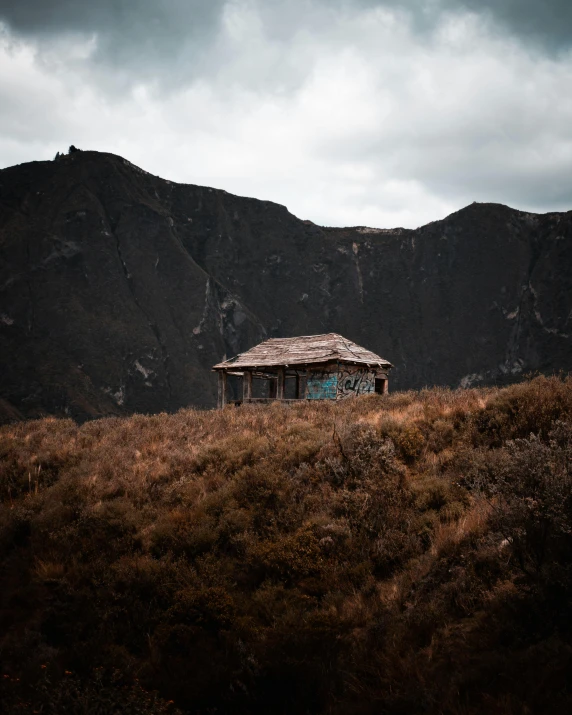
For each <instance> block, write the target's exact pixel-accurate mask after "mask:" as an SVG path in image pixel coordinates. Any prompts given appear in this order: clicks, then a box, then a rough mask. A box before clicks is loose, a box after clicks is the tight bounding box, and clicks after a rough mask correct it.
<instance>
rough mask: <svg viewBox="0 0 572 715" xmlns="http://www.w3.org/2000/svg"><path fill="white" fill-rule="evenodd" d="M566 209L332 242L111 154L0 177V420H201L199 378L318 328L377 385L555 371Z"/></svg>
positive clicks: (262, 207)
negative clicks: (376, 361) (381, 370)
mask: <svg viewBox="0 0 572 715" xmlns="http://www.w3.org/2000/svg"><path fill="white" fill-rule="evenodd" d="M571 288H572V212H567V213H550V214H545V215H535V214H530V213H525V212H522V211H515V210H513V209H510V208H508V207H506V206H502V205H498V204H472V205H470V206H467V207H466V208H464V209H462V210H461V211H458V212H457V213H455V214H452V215H451V216H449V217H447V218H446V219H444V220H442V221H435V222H433V223H431V224H429V225H427V226H423V227H422V228H419V229H416V230H406V229H392V230H386V229H383V230H382V229H372V228H363V227H361V228H360V227H357V228H345V229H333V228H323V227H320V226H316V225H314V224H313V223H311V222H309V221H301V220H299V219H297V218H296V217H295V216H293V215H292V214H290V213H289V212H288V210H287V209H286V208H285V207H284V206H280V205H278V204H275V203H272V202H270V201H258V200H255V199H248V198H240V197H237V196H233V195H231V194H228V193H226V192H225V191H220V190H216V189H210V188H204V187H199V186H189V185H181V184H175V183H172V182H170V181H165V180H163V179H160V178H157V177H155V176H152V175H150V174H148V173H146V172H145V171H142V170H141V169H139V168H137V167H135V166H133V165H132V164H130V163H129V162H128V161H126V160H124V159H121V158H120V157H117V156H114V155H111V154H102V153H98V152H91V151H86V152H74V153H72V154H69V155H67V156H63V157H61V158H59V159H58V160H56V161H53V162H32V163H29V164H23V165H20V166H15V167H11V168H8V169H4V170H2V171H1V172H0V351H1V352H0V354H1V361H0V370H1V372H0V396H1V397H0V413H1V415H2V419H4V420H7V419H14V418H18V417H22V416H23V417H33V416H36V415H41V414H46V413H53V414H69V415H72V416H73V417H75V418H78V419H85V418H89V417H94V416H98V415H104V414H123V413H131V412H156V411H161V410H168V411H172V410H176V409H178V408H180V407H183V406H187V405H199V406H214V405H215V398H216V395H215V393H216V380H215V377H214V375H213V374H212V373H211V372H210V368H211V366H212V365H213V364H214V363H215V362H218V361H219V360H221V359H222V358H223V357H224V356H225V355H227V356H230V355H231V354H235V353H237V352H239V351H242V350H246V349H247V348H250V347H251V346H252V345H254V344H255V343H256V342H258V341H260V340H262V339H264V338H265V337H272V336H277V337H279V336H293V335H301V334H313V333H325V332H338V333H341V334H342V335H345V336H346V337H348V338H350V339H352V340H354V341H356V342H357V343H359V344H361V345H364V346H365V347H367V348H369V349H370V350H373V351H374V352H376V353H378V354H380V355H382V356H383V357H385V358H387V359H388V360H390V361H391V362H393V363H394V364H395V366H396V367H395V370H394V371H393V372H392V376H391V377H392V379H391V389H404V388H410V387H411V388H419V387H422V386H424V385H450V386H457V385H473V384H486V383H491V382H499V381H505V380H510V379H514V378H515V377H518V376H522V375H523V374H524V373H527V372H531V371H543V372H550V371H553V370H559V369H563V370H566V371H568V370H570V369H572V291H571Z"/></svg>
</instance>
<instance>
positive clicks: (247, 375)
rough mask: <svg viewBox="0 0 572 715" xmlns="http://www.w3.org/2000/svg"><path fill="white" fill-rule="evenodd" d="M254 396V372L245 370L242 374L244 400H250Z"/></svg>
mask: <svg viewBox="0 0 572 715" xmlns="http://www.w3.org/2000/svg"><path fill="white" fill-rule="evenodd" d="M251 397H252V373H251V372H250V370H245V371H244V373H243V375H242V401H243V402H250V398H251Z"/></svg>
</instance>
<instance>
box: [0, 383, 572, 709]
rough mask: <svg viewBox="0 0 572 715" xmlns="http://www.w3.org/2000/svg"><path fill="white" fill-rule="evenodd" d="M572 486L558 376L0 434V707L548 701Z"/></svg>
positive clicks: (561, 690)
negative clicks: (478, 386)
mask: <svg viewBox="0 0 572 715" xmlns="http://www.w3.org/2000/svg"><path fill="white" fill-rule="evenodd" d="M571 487H572V378H562V379H561V378H556V377H554V378H544V377H539V378H536V379H534V380H530V381H528V382H523V383H521V384H518V385H514V386H511V387H507V388H503V389H495V388H489V389H478V390H477V389H475V390H458V391H449V390H442V389H434V390H424V391H421V392H405V393H396V394H393V395H390V396H387V397H379V396H371V397H364V398H359V399H357V400H347V401H345V402H343V403H338V404H333V403H331V404H330V403H315V404H310V403H303V404H300V405H295V406H290V407H283V406H280V405H278V404H274V405H271V406H269V407H261V406H254V405H249V406H243V407H241V408H227V409H225V410H223V411H212V412H200V411H194V410H183V411H181V412H179V413H177V414H174V415H166V414H161V415H157V416H151V417H147V416H134V417H130V418H111V419H102V420H98V421H94V422H89V423H86V424H84V425H82V426H78V425H77V424H75V423H74V422H73V421H71V420H58V419H53V418H49V419H43V420H37V421H34V422H26V423H18V424H13V425H8V426H4V427H3V428H1V429H0V494H1V500H2V503H1V506H0V564H1V574H2V577H1V589H0V667H1V672H0V703H4V705H3V707H4V708H5V709H6V711H7V712H18V713H33V712H42V713H50V714H53V715H55V714H56V713H58V715H59V714H60V713H73V714H74V715H75V714H76V713H77V714H79V713H82V714H83V713H95V712H97V713H110V714H111V713H129V714H133V715H135V714H136V713H146V714H148V715H152V714H155V713H167V712H168V713H175V712H178V711H179V710H181V711H183V712H189V713H204V714H205V715H206V714H207V713H328V714H330V715H342V714H346V713H349V714H350V715H351V714H356V715H357V714H359V715H366V714H370V713H371V714H372V715H373V713H387V714H390V715H394V714H395V715H397V714H403V715H406V714H410V713H435V714H437V713H456V714H459V715H461V714H462V715H471V714H473V713H498V714H499V715H500V714H501V713H502V714H505V713H514V714H515V715H516V714H517V713H519V714H521V713H560V712H569V711H570V709H571V707H572V693H571V692H570V688H571V687H572V686H571V685H570V683H572V680H571V676H572V645H571V642H572V641H571V635H572V634H571V630H572V618H571V616H572V608H571V597H572V490H571ZM1 708H2V705H0V709H1Z"/></svg>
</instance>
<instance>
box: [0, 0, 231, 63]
mask: <svg viewBox="0 0 572 715" xmlns="http://www.w3.org/2000/svg"><path fill="white" fill-rule="evenodd" d="M224 5H225V0H208V2H204V0H160V1H156V0H94V1H93V2H91V1H90V0H85V1H83V2H82V1H81V0H79V1H78V0H0V21H2V22H4V23H5V24H7V26H8V28H9V29H10V31H11V32H12V33H14V34H16V36H20V37H24V38H30V37H32V38H34V39H36V40H39V41H40V42H42V41H43V42H49V41H50V40H54V39H58V38H59V37H62V36H64V37H65V36H69V35H72V36H73V35H80V36H86V35H87V36H95V37H96V39H97V46H96V51H95V52H94V54H93V55H92V56H91V57H90V60H91V61H92V62H95V63H96V64H103V65H115V66H120V67H122V68H124V69H126V70H127V71H129V72H131V73H134V74H153V73H154V72H156V71H157V70H158V69H161V65H163V64H166V65H170V64H171V63H176V61H177V59H178V57H179V56H180V55H181V53H186V57H185V59H186V60H187V63H186V64H188V60H190V59H191V60H192V59H195V60H197V61H199V60H200V55H201V51H202V50H203V49H204V48H205V47H208V46H209V44H210V43H211V42H212V41H213V39H214V38H215V37H216V34H217V30H218V26H219V23H220V20H221V11H222V8H223V7H224ZM197 69H199V68H197Z"/></svg>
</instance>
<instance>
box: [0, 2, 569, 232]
mask: <svg viewBox="0 0 572 715" xmlns="http://www.w3.org/2000/svg"><path fill="white" fill-rule="evenodd" d="M72 143H73V144H75V145H76V146H78V147H80V148H82V149H96V150H99V151H109V152H113V153H116V154H120V155H122V156H124V157H126V158H127V159H129V160H130V161H132V162H133V163H135V164H137V165H138V166H141V167H142V168H144V169H146V170H148V171H150V172H152V173H154V174H157V175H159V176H162V177H164V178H167V179H171V180H174V181H180V182H185V183H193V184H201V185H207V186H216V187H218V188H221V189H226V190H227V191H230V192H232V193H236V194H240V195H246V196H255V197H257V198H263V199H271V200H273V201H277V202H279V203H282V204H285V205H286V206H287V207H288V208H289V210H290V211H291V212H292V213H294V214H296V215H297V216H299V217H300V218H305V219H310V220H312V221H314V222H316V223H319V224H324V225H337V226H341V225H368V226H379V227H393V226H407V227H416V226H419V225H422V224H424V223H427V222H428V221H432V220H435V219H439V218H443V217H444V216H446V215H447V214H449V213H451V212H453V211H455V210H457V209H459V208H461V207H463V206H465V205H466V204H468V203H471V202H472V201H494V202H501V203H506V204H509V205H511V206H514V207H515V208H521V209H526V210H530V211H539V212H544V211H555V210H570V209H572V0H401V1H400V2H397V0H0V166H2V167H4V166H10V165H12V164H17V163H21V162H24V161H31V160H36V159H51V158H53V156H54V155H55V153H56V152H57V151H64V150H66V149H67V147H68V146H69V145H70V144H72Z"/></svg>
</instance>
